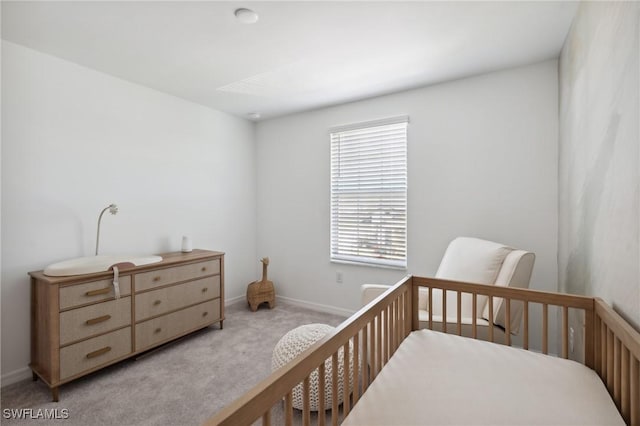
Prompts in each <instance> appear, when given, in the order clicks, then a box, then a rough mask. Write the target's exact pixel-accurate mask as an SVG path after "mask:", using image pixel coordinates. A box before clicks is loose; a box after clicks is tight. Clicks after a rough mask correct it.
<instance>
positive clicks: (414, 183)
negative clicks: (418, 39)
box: [256, 60, 558, 310]
mask: <svg viewBox="0 0 640 426" xmlns="http://www.w3.org/2000/svg"><path fill="white" fill-rule="evenodd" d="M402 114H407V115H409V116H410V120H411V122H410V124H409V136H408V137H409V146H408V151H409V200H408V202H409V212H408V226H409V241H408V256H409V259H408V271H399V270H389V269H380V268H374V267H361V266H352V265H342V264H332V263H330V262H329V225H330V217H329V191H330V189H329V174H330V170H329V161H330V160H329V135H328V129H329V128H330V127H331V126H334V125H341V124H348V123H354V122H361V121H368V120H373V119H378V118H384V117H390V116H396V115H402ZM256 149H257V158H258V159H259V160H258V165H257V170H258V198H257V199H258V215H257V218H258V245H257V247H258V254H259V255H260V256H270V258H271V264H270V265H269V268H270V278H271V279H272V280H273V281H274V283H275V284H276V286H277V291H278V294H279V295H281V296H285V297H290V298H294V299H299V300H303V301H312V302H314V303H319V304H324V305H331V306H337V307H339V308H343V309H345V310H355V309H357V308H358V307H359V303H360V300H359V287H360V285H361V284H363V283H367V282H381V283H388V284H391V283H394V282H396V281H397V280H398V279H400V278H401V277H402V276H404V275H405V274H406V273H411V274H416V275H427V276H429V275H433V274H434V273H435V271H436V268H437V266H438V264H439V262H440V259H441V257H442V255H443V253H444V250H445V248H446V246H447V244H448V243H449V241H451V240H452V239H453V238H455V237H456V236H460V235H466V236H476V237H480V238H486V239H490V240H495V241H500V242H503V243H506V244H509V245H512V246H514V247H519V248H523V249H527V250H531V251H534V252H535V253H536V256H537V259H536V265H535V267H534V273H533V277H532V285H531V286H532V288H535V289H541V290H553V291H555V290H556V289H557V261H556V254H557V219H558V210H557V196H558V193H557V178H558V177H557V160H558V157H557V149H558V88H557V61H555V60H553V61H548V62H544V63H540V64H536V65H531V66H526V67H521V68H516V69H510V70H505V71H500V72H495V73H491V74H486V75H482V76H478V77H473V78H468V79H464V80H458V81H454V82H450V83H446V84H440V85H437V86H432V87H427V88H423V89H417V90H412V91H408V92H403V93H398V94H393V95H389V96H383V97H379V98H375V99H370V100H365V101H360V102H355V103H351V104H346V105H341V106H336V107H331V108H326V109H321V110H317V111H311V112H306V113H301V114H295V115H291V116H287V117H284V118H280V119H273V120H269V121H265V122H261V123H259V124H258V125H257V145H256ZM336 271H342V272H343V273H344V283H343V284H337V283H336V280H335V275H336Z"/></svg>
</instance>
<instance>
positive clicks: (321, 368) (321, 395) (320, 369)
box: [318, 362, 327, 426]
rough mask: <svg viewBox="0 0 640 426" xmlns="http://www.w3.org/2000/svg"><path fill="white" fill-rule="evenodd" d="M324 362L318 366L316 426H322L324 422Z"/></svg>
mask: <svg viewBox="0 0 640 426" xmlns="http://www.w3.org/2000/svg"><path fill="white" fill-rule="evenodd" d="M326 374H327V372H326V368H325V366H324V362H323V363H322V364H320V365H319V366H318V426H324V421H325V398H324V397H325V379H326V377H325V375H326Z"/></svg>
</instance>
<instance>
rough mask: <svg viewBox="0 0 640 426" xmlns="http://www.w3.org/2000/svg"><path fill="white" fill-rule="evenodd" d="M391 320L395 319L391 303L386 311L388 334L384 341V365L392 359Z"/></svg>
mask: <svg viewBox="0 0 640 426" xmlns="http://www.w3.org/2000/svg"><path fill="white" fill-rule="evenodd" d="M391 318H393V315H392V313H391V303H389V305H387V309H386V311H385V319H386V323H387V324H386V327H385V330H386V334H385V336H384V337H385V339H384V346H385V347H384V349H385V351H384V363H385V364H386V363H388V362H389V358H390V357H391V338H392V337H393V336H392V334H391V333H392V331H391Z"/></svg>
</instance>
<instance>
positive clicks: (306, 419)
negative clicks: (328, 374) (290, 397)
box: [302, 376, 311, 426]
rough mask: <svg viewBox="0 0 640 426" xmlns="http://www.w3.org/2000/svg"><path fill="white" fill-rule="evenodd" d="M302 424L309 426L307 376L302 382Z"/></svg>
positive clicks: (309, 404)
mask: <svg viewBox="0 0 640 426" xmlns="http://www.w3.org/2000/svg"><path fill="white" fill-rule="evenodd" d="M302 398H303V399H302V424H303V425H304V426H311V400H310V398H309V376H307V377H305V378H304V381H303V382H302Z"/></svg>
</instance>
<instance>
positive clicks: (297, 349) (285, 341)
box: [271, 324, 353, 411]
mask: <svg viewBox="0 0 640 426" xmlns="http://www.w3.org/2000/svg"><path fill="white" fill-rule="evenodd" d="M332 330H333V327H331V326H330V325H326V324H308V325H302V326H300V327H298V328H294V329H293V330H291V331H289V332H288V333H287V334H285V335H284V336H283V337H282V338H281V339H280V341H279V342H278V344H277V345H276V347H275V348H274V349H273V357H272V359H271V370H272V371H274V370H277V369H278V368H280V367H282V366H284V365H285V364H287V363H288V362H289V361H291V360H292V359H294V358H295V357H296V356H298V354H300V353H302V352H303V351H305V350H306V349H307V348H308V347H309V346H311V345H312V344H314V343H315V342H317V341H318V340H320V339H322V338H323V337H324V336H325V335H326V334H327V333H329V332H331V331H332ZM331 364H332V363H331V358H328V359H327V360H326V361H325V362H324V371H325V374H324V389H325V396H324V406H325V409H328V408H331V405H332V403H333V386H332V373H333V370H332V366H331ZM318 377H319V373H318V369H315V370H314V371H313V372H312V373H311V375H310V376H309V401H310V403H311V404H310V410H311V411H318V383H319V380H318ZM343 383H344V349H343V348H340V350H339V351H338V404H340V403H342V395H343V392H342V389H343ZM352 389H353V343H352V342H351V341H349V393H351V390H352ZM292 396H293V407H294V408H297V409H298V410H302V408H303V390H302V383H300V384H298V385H297V386H296V387H295V388H293V391H292Z"/></svg>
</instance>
